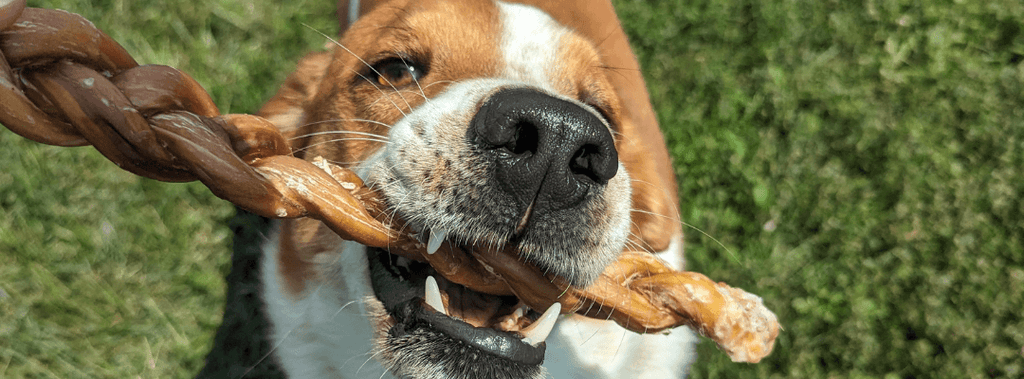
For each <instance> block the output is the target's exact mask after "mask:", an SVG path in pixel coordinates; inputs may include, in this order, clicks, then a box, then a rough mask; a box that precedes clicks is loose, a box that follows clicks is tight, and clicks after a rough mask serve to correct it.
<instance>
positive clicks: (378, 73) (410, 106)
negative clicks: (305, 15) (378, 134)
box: [306, 25, 412, 115]
mask: <svg viewBox="0 0 1024 379" xmlns="http://www.w3.org/2000/svg"><path fill="white" fill-rule="evenodd" d="M306 26H307V27H309V25H306ZM310 29H312V28H310ZM314 30H315V29H314ZM316 32H317V33H319V34H320V35H321V36H323V37H324V38H327V39H328V40H330V41H331V42H332V43H334V44H335V45H336V46H338V47H340V48H342V49H343V50H345V52H347V53H349V54H351V55H352V56H353V57H355V58H356V59H358V60H359V61H360V62H362V63H363V65H364V66H366V67H367V68H369V69H370V70H371V71H373V73H374V74H377V76H380V77H381V78H382V79H384V81H385V82H387V83H388V85H389V86H391V89H392V90H394V91H395V92H396V93H398V92H399V91H398V88H397V87H395V85H394V84H392V83H391V81H390V80H388V78H385V77H384V76H383V75H382V74H381V73H380V71H377V69H376V68H375V67H373V65H371V64H370V63H369V62H367V61H366V60H364V59H363V57H360V56H359V54H356V53H354V52H352V50H349V48H348V47H345V45H342V44H341V42H338V40H336V39H334V38H331V36H328V35H326V34H324V33H322V32H320V31H318V30H317V31H316ZM356 75H359V73H356ZM359 76H360V77H362V78H363V79H364V80H366V81H369V79H367V78H366V77H365V76H363V75H359ZM375 87H376V86H375ZM378 89H380V88H379V87H378ZM381 92H382V93H383V91H381ZM398 97H399V98H401V99H402V101H404V102H405V105H406V106H407V107H408V109H409V110H412V105H411V104H409V101H408V100H406V99H405V97H404V96H402V94H401V93H398ZM395 107H396V108H398V105H397V104H395ZM398 111H399V112H401V111H402V109H401V108H399V109H398ZM402 114H403V115H404V114H405V112H402Z"/></svg>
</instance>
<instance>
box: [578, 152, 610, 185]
mask: <svg viewBox="0 0 1024 379" xmlns="http://www.w3.org/2000/svg"><path fill="white" fill-rule="evenodd" d="M600 150H601V148H600V147H599V146H597V145H592V144H587V145H583V146H581V147H580V148H579V149H578V150H576V152H575V153H574V154H573V157H572V160H570V161H569V170H570V171H572V173H573V174H575V175H577V176H583V177H586V178H588V179H590V180H592V181H594V182H596V183H604V182H607V181H608V180H609V179H611V178H612V176H615V171H611V172H609V171H608V167H607V164H602V160H604V159H605V158H604V157H602V156H600Z"/></svg>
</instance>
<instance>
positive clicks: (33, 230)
mask: <svg viewBox="0 0 1024 379" xmlns="http://www.w3.org/2000/svg"><path fill="white" fill-rule="evenodd" d="M35 4H36V5H42V6H46V7H57V8H64V9H69V10H72V11H75V12H78V13H82V14H84V15H85V16H86V17H87V18H89V19H90V20H92V21H93V22H94V23H96V24H97V25H98V26H99V27H101V28H102V29H104V30H106V31H107V32H108V33H110V34H111V35H112V36H113V37H114V38H115V39H117V40H118V41H120V42H121V43H122V44H124V45H125V47H126V48H127V49H128V50H129V51H130V52H132V53H133V54H134V55H135V56H136V58H138V59H139V60H140V61H142V62H145V63H161V64H168V65H171V66H175V67H178V68H181V69H183V70H184V71H186V72H189V73H191V74H193V75H194V76H195V77H196V78H197V80H199V81H200V82H201V83H202V84H203V85H204V86H205V87H206V88H207V89H208V90H210V92H211V93H212V94H213V97H214V99H215V100H216V101H217V102H218V105H219V106H220V107H221V108H222V110H223V111H225V112H252V111H254V110H255V109H256V108H257V107H258V106H259V104H260V103H261V102H262V101H264V100H265V99H266V98H268V97H269V96H270V94H271V93H272V92H273V91H274V90H275V89H276V85H277V84H276V83H279V82H280V80H281V79H282V77H283V75H285V74H287V72H288V71H289V70H291V69H292V67H293V64H294V62H295V61H296V59H297V57H299V56H301V54H303V53H304V52H306V51H310V50H313V49H316V48H318V47H319V46H321V45H322V44H323V43H324V40H323V38H322V37H320V36H319V35H318V34H316V33H315V32H313V31H311V30H310V29H308V28H306V27H304V26H303V23H306V24H310V25H311V26H312V27H313V28H314V29H316V30H320V31H323V32H325V33H326V34H328V35H331V34H334V32H335V29H333V28H334V26H332V21H333V13H332V12H333V4H331V3H330V2H329V1H316V2H309V3H306V2H304V1H291V2H275V3H273V4H265V3H260V4H258V5H255V4H254V5H248V4H247V3H243V2H229V1H220V2H191V1H188V2H187V1H180V0H176V1H159V2H158V1H97V2H89V3H85V2H80V1H67V2H64V3H61V2H58V1H49V2H37V3H35ZM616 5H617V7H618V8H619V11H620V15H621V16H622V18H623V21H624V24H625V25H626V28H627V32H628V33H629V35H630V38H631V41H632V42H633V43H634V45H635V47H636V49H637V53H638V55H639V57H640V60H641V64H642V66H643V68H644V72H645V75H646V76H647V79H648V83H649V85H650V90H651V94H652V99H653V101H654V104H655V107H656V108H657V110H658V115H659V118H660V120H661V123H662V128H663V130H665V132H666V137H667V140H668V141H669V145H670V146H669V149H670V151H671V153H672V155H673V157H674V159H675V167H676V173H677V175H678V176H679V183H680V188H681V206H682V210H683V217H684V219H685V220H686V221H687V223H688V224H690V225H692V226H693V228H688V237H687V243H688V245H687V249H688V250H687V251H688V257H689V264H690V266H689V268H690V269H692V270H696V271H701V272H704V273H707V274H708V275H709V276H711V277H712V278H715V279H717V280H722V281H726V282H729V283H731V284H734V285H738V286H740V287H742V288H745V289H747V290H750V291H751V292H754V293H757V294H759V295H761V296H762V297H764V299H765V302H766V303H767V305H768V306H769V307H770V308H771V309H773V310H775V311H776V313H777V314H778V315H779V318H780V320H781V322H782V323H783V324H784V326H785V328H786V329H785V331H784V332H783V333H782V335H781V336H780V337H779V341H778V343H777V345H776V349H775V352H774V353H773V354H772V356H770V357H769V358H767V359H766V360H765V361H764V362H762V363H761V364H758V365H745V364H734V363H731V362H729V361H728V358H726V357H725V356H724V354H722V353H720V352H718V351H716V349H715V347H714V346H713V344H711V343H707V342H706V343H704V344H702V346H701V358H700V360H701V362H700V363H699V364H698V365H697V367H696V368H695V369H694V372H693V376H694V377H697V378H762V377H779V378H789V377H797V378H846V377H850V378H935V377H944V378H989V377H1024V350H1022V349H1024V317H1022V316H1021V313H1022V312H1024V311H1022V310H1024V202H1022V199H1021V198H1022V195H1024V172H1022V170H1024V23H1022V20H1024V4H1022V3H1021V2H1020V1H1017V0H1005V1H1003V0H997V1H975V0H962V1H956V2H953V1H935V2H921V1H909V0H907V1H901V0H890V1H885V0H866V1H859V2H849V1H792V0H789V1H772V2H762V1H751V0H719V1H701V0H691V1H681V0H672V1H665V0H663V1H656V2H655V1H652V2H640V1H633V0H621V1H617V3H616ZM0 167H3V168H2V169H0V208H2V212H0V289H2V290H3V291H4V293H6V298H2V299H0V377H12V378H22V377H33V378H34V377H40V378H47V377H52V378H74V377H109V378H122V377H158V378H165V377H189V376H191V375H193V374H194V373H195V372H196V371H197V370H198V368H199V367H200V365H201V364H202V358H203V355H204V354H205V352H206V349H208V346H209V344H210V341H211V339H212V333H213V331H214V329H215V327H216V325H217V323H218V321H219V318H220V312H221V310H220V307H221V302H222V299H223V291H224V284H223V282H222V280H221V276H222V275H223V274H225V273H226V270H227V267H226V265H227V261H228V246H229V244H230V241H229V239H230V238H229V232H228V230H227V228H226V223H225V220H226V219H227V218H228V217H229V216H230V214H231V212H232V208H231V207H230V206H229V205H227V204H225V203H224V202H223V201H220V200H218V199H216V198H215V197H213V196H212V195H211V194H210V193H209V191H208V190H206V189H205V188H203V187H202V186H199V185H196V184H187V185H183V184H163V183H155V182H152V181H149V180H145V179H140V178H136V177H133V176H131V175H129V174H127V173H125V172H122V171H119V170H117V169H116V168H114V167H113V165H111V164H109V163H107V162H106V161H105V160H104V159H103V158H102V157H100V156H99V154H97V153H95V152H94V151H92V150H91V149H89V148H77V149H60V148H52V147H45V146H41V145H38V144H34V143H31V142H28V141H25V140H24V139H22V138H20V137H17V136H16V135H14V134H13V133H10V132H8V131H5V130H0ZM696 228H699V229H700V230H703V231H704V232H706V233H707V234H708V235H710V236H712V237H714V239H712V238H709V237H706V236H705V235H703V234H702V233H700V232H697V231H696V230H695V229H696ZM0 297H3V295H0Z"/></svg>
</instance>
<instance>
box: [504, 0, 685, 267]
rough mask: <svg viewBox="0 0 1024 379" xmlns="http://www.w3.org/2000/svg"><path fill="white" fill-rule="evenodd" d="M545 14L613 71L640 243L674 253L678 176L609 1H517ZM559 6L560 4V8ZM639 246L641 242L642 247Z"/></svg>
mask: <svg viewBox="0 0 1024 379" xmlns="http://www.w3.org/2000/svg"><path fill="white" fill-rule="evenodd" d="M517 2H522V3H527V4H530V5H533V6H536V7H538V8H540V9H543V10H544V11H545V12H548V14H550V15H551V16H552V17H554V18H555V19H556V20H558V21H559V22H561V23H562V24H564V25H566V26H568V27H569V28H571V29H573V30H575V31H577V32H578V33H580V34H582V35H584V36H586V37H587V38H589V39H590V40H591V41H592V42H593V43H594V45H595V46H597V49H598V51H599V52H600V54H601V60H602V62H603V63H604V64H605V66H606V67H608V70H607V71H606V77H607V78H608V80H609V81H610V82H611V84H612V86H613V87H614V88H615V93H616V95H618V97H619V101H620V102H621V104H622V112H621V114H622V118H621V120H620V122H621V127H620V129H621V130H620V132H621V134H622V136H621V138H619V140H618V143H617V144H616V148H617V149H618V150H619V158H620V159H621V160H622V163H623V165H625V166H626V170H627V171H629V174H630V176H631V177H632V180H633V184H632V187H633V213H632V219H633V229H632V235H633V237H634V239H635V241H634V242H640V243H641V246H643V247H645V248H649V249H650V250H652V251H662V250H665V249H666V248H668V246H669V243H670V242H671V241H672V239H673V238H675V237H677V236H680V235H681V233H682V227H681V225H682V224H681V222H680V219H679V208H678V202H679V198H678V195H677V192H676V179H675V173H674V171H673V168H672V163H671V158H669V155H668V150H666V148H665V139H664V137H662V135H661V130H660V129H659V128H658V119H657V117H656V116H655V114H654V110H653V108H652V107H651V101H650V97H649V96H648V94H647V86H646V85H645V84H644V78H643V76H642V75H641V73H640V64H639V63H638V62H637V59H636V56H635V55H633V51H632V49H630V47H629V41H628V40H627V39H626V34H625V32H623V30H622V27H621V25H620V23H619V18H618V16H617V15H616V14H615V9H614V8H613V7H612V4H611V2H610V1H608V0H599V1H595V0H566V1H560V2H552V1H549V0H517ZM555 3H557V4H555ZM636 240H638V241H636Z"/></svg>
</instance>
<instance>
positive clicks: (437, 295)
mask: <svg viewBox="0 0 1024 379" xmlns="http://www.w3.org/2000/svg"><path fill="white" fill-rule="evenodd" d="M424 297H425V298H426V300H427V305H429V306H431V307H432V308H434V310H435V311H438V312H441V314H444V315H447V314H448V312H447V311H446V310H445V309H444V302H443V301H441V289H439V288H437V280H434V277H433V276H428V277H427V290H426V295H425V296H424Z"/></svg>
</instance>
